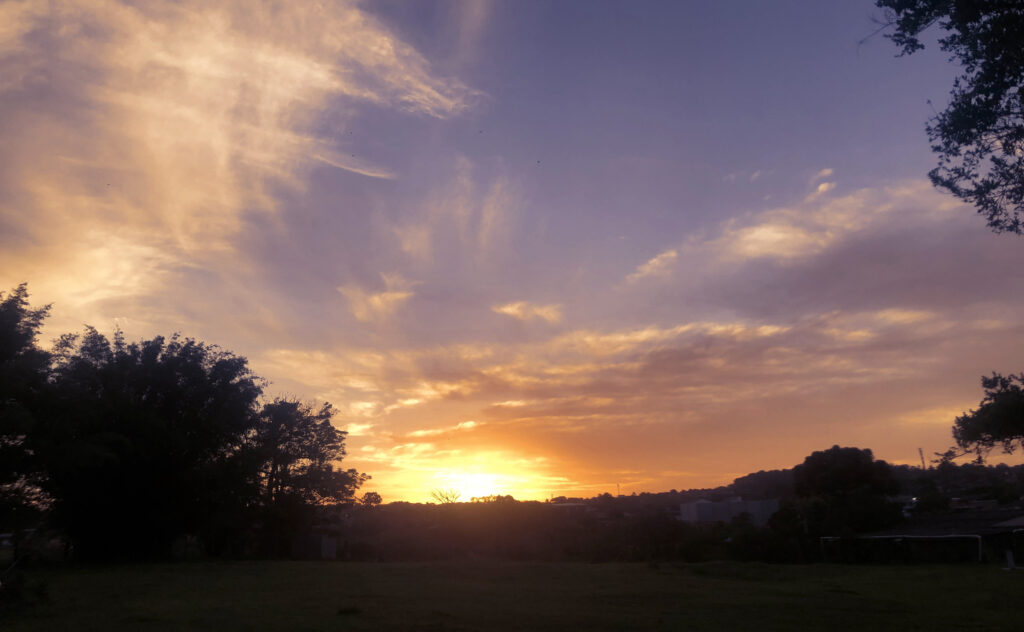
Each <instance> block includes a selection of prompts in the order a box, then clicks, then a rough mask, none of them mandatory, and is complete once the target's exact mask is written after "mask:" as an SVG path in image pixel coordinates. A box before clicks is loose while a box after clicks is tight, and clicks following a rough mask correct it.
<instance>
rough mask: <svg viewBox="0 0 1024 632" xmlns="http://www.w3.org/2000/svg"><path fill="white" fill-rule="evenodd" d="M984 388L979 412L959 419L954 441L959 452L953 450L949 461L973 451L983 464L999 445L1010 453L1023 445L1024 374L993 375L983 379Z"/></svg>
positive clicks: (955, 427) (970, 413) (956, 424)
mask: <svg viewBox="0 0 1024 632" xmlns="http://www.w3.org/2000/svg"><path fill="white" fill-rule="evenodd" d="M981 386H982V388H983V389H985V397H984V398H983V399H982V400H981V403H980V404H979V405H978V408H977V410H972V411H970V412H969V413H965V414H963V415H960V416H959V417H957V418H956V422H955V424H954V425H953V439H954V440H955V441H956V445H957V448H958V449H959V451H958V450H957V449H953V450H951V451H950V452H949V453H947V454H946V455H945V456H946V457H947V460H949V458H948V457H955V456H959V455H960V454H966V453H968V452H973V453H975V454H976V455H977V461H978V462H979V463H981V462H984V460H985V456H987V455H988V453H989V452H990V451H991V450H992V448H994V447H995V446H996V445H997V444H998V445H1000V446H1001V447H1002V449H1003V452H1005V453H1007V454H1010V453H1013V451H1014V450H1015V449H1016V448H1017V447H1018V446H1024V373H1021V374H1019V375H1014V374H1012V373H1011V374H1009V375H1006V376H1003V375H1000V374H998V373H993V374H992V376H991V377H982V378H981Z"/></svg>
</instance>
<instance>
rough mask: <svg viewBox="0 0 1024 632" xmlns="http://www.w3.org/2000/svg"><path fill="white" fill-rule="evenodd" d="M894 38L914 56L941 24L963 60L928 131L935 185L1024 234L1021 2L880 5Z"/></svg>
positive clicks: (945, 45)
mask: <svg viewBox="0 0 1024 632" xmlns="http://www.w3.org/2000/svg"><path fill="white" fill-rule="evenodd" d="M876 5H877V6H878V7H880V8H882V9H884V10H885V19H884V20H883V26H891V27H894V29H895V31H894V32H892V33H889V34H887V35H886V37H888V38H889V39H891V40H892V41H893V42H894V43H895V44H896V45H897V46H899V48H900V54H901V55H909V54H913V53H914V52H916V51H918V50H921V49H922V48H924V44H922V43H921V39H920V38H921V35H922V33H923V32H924V31H926V30H928V29H929V28H930V27H932V26H935V25H937V26H938V27H939V28H940V29H942V30H943V31H944V32H945V36H944V37H942V38H941V39H940V40H939V46H940V47H941V49H942V50H943V51H946V52H948V53H950V54H951V58H952V59H954V60H957V61H959V62H960V64H961V65H962V67H963V72H962V73H961V75H960V76H959V77H957V79H956V80H955V81H954V83H953V89H952V91H951V93H950V101H949V105H948V107H947V108H946V109H945V110H944V111H942V112H939V113H937V114H936V115H935V117H933V118H932V119H931V120H930V121H929V122H928V125H927V127H926V129H927V132H928V138H929V140H930V141H931V142H932V150H933V151H935V152H936V153H937V154H938V155H939V164H938V166H937V167H936V168H935V169H933V170H932V171H931V172H929V174H928V176H929V178H930V179H931V181H932V183H933V184H934V185H935V186H937V187H941V188H944V189H946V190H948V191H949V192H951V193H952V194H953V195H955V196H957V197H958V198H960V199H962V200H964V201H965V202H969V203H971V204H973V205H974V206H975V207H976V208H977V210H978V212H979V213H980V214H982V215H984V216H985V218H986V219H987V220H988V225H989V227H990V228H991V229H992V230H993V231H995V232H997V233H1000V232H1010V233H1016V234H1021V232H1022V230H1024V223H1022V222H1024V4H1022V3H1021V2H1020V0H956V1H952V0H876Z"/></svg>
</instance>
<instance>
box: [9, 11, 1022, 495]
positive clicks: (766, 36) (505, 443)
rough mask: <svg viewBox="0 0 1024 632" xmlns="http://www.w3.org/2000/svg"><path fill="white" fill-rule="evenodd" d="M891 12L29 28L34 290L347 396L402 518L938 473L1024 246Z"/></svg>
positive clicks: (224, 16)
mask: <svg viewBox="0 0 1024 632" xmlns="http://www.w3.org/2000/svg"><path fill="white" fill-rule="evenodd" d="M876 14H877V11H876V10H875V9H874V8H873V5H872V3H871V2H869V1H864V2H860V1H848V2H841V3H839V2H834V3H831V2H830V3H824V2H817V1H812V0H806V1H802V2H795V1H794V2H781V1H779V2H771V3H768V2H754V1H751V2H715V3H697V2H664V3H655V2H586V3H583V2H534V1H530V0H509V1H506V2H485V1H482V0H481V1H475V2H468V1H467V2H431V1H427V0H420V1H417V2H406V1H404V0H388V1H385V2H375V3H370V2H366V3H356V4H350V3H346V2H329V3H324V6H322V7H319V8H315V7H314V5H313V4H312V3H272V2H268V3H263V4H260V5H256V4H254V3H250V2H241V1H238V2H223V3H214V2H189V1H185V2H179V3H173V4H171V3H158V2H138V3H135V4H129V3H120V2H114V1H111V0H78V1H75V2H70V1H69V2H61V1H57V2H42V1H17V0H15V1H8V2H5V3H3V4H0V143H2V144H0V147H2V158H3V160H2V163H0V164H2V168H0V283H2V286H0V287H4V288H5V289H9V288H11V287H13V286H15V285H16V284H17V283H19V282H22V281H28V282H29V288H30V291H31V293H32V295H33V301H34V302H35V303H46V302H53V303H54V311H53V317H52V318H51V320H50V323H49V325H48V330H47V335H48V336H50V337H52V336H55V335H57V334H58V333H60V332H64V331H69V330H77V329H79V328H81V326H82V325H83V324H86V323H88V324H91V325H94V326H96V327H97V328H99V329H100V330H101V331H106V332H109V331H112V330H113V329H114V328H115V327H116V326H120V327H121V328H123V329H124V330H125V332H126V334H127V335H128V336H129V337H130V338H139V337H148V336H153V335H157V334H168V333H171V332H175V331H180V332H182V333H183V334H185V335H188V336H194V337H197V338H200V339H202V340H206V341H210V342H215V343H218V344H221V345H222V346H224V347H227V348H229V349H231V350H233V351H235V352H237V353H239V354H241V355H245V356H246V357H248V358H249V360H250V363H251V365H252V367H253V369H254V370H255V371H256V372H257V373H259V374H260V375H263V376H265V377H266V378H268V379H269V380H270V381H271V386H270V388H269V389H268V396H270V397H273V396H297V397H302V398H307V399H315V400H329V401H330V402H332V403H333V404H334V405H335V406H336V407H337V408H338V409H339V411H340V414H339V416H338V418H337V420H336V423H337V424H338V425H339V426H340V427H344V428H347V429H348V430H349V431H350V437H349V441H348V447H349V458H348V459H347V461H346V463H347V465H350V466H354V467H357V468H359V469H360V470H363V471H366V472H368V473H370V474H372V475H373V476H374V479H373V481H372V482H371V484H370V485H369V486H368V489H377V490H379V491H380V492H381V493H382V494H383V495H384V497H385V500H399V499H405V500H425V499H427V498H429V493H430V490H431V489H434V488H438V487H446V488H454V489H457V490H459V491H461V492H462V493H463V494H464V496H467V497H468V496H472V495H482V494H489V493H503V494H504V493H511V494H513V495H515V496H516V497H518V498H544V497H548V496H551V495H588V496H589V495H593V494H596V493H601V492H604V491H614V490H615V489H616V485H617V484H618V485H619V486H620V488H621V490H622V491H623V492H626V493H628V492H632V491H643V490H649V491H659V490H667V489H671V488H676V489H683V488H690V487H698V486H708V485H717V484H721V483H727V482H729V481H731V479H732V478H734V477H736V476H739V475H742V474H745V473H747V472H749V471H754V470H758V469H771V468H779V467H789V466H792V465H794V464H796V463H799V462H800V461H801V460H802V459H803V457H804V456H806V455H807V454H809V453H810V452H811V451H813V450H816V449H823V448H827V447H829V446H831V445H833V444H836V443H838V444H842V445H856V446H858V447H865V448H872V449H873V450H874V451H875V453H876V455H877V456H878V457H880V458H884V459H887V460H890V461H893V462H917V461H918V456H917V448H918V447H921V448H922V449H923V450H924V451H925V453H926V454H930V453H931V452H934V451H938V450H943V449H945V448H946V447H948V445H949V443H950V442H951V438H950V433H949V427H950V425H951V424H952V422H953V419H954V417H955V416H956V415H957V414H959V413H961V412H963V411H965V410H967V409H969V408H970V407H972V406H975V405H976V404H977V402H978V400H979V399H980V397H981V389H980V387H979V385H978V378H979V376H980V375H981V374H983V373H989V372H991V371H1000V372H1015V371H1019V370H1021V368H1022V367H1021V366H1020V365H1019V361H1020V357H1021V352H1022V351H1024V342H1022V340H1024V338H1022V336H1021V333H1022V326H1021V324H1020V323H1021V319H1020V314H1021V311H1022V307H1024V287H1022V286H1024V282H1022V276H1021V275H1020V274H1018V273H1017V272H1016V271H1018V270H1020V269H1021V264H1022V263H1024V241H1021V240H1020V238H1015V237H1012V236H996V235H993V234H991V233H989V232H988V231H987V229H986V227H985V223H984V221H983V220H982V219H981V218H979V217H976V216H975V214H974V212H973V210H972V209H970V208H966V207H963V206H961V205H959V204H958V203H957V202H956V201H955V200H954V199H953V198H951V197H949V196H946V195H944V194H941V193H939V192H937V191H934V190H933V189H932V188H931V187H930V185H929V184H928V182H927V179H926V178H925V174H926V173H927V171H928V170H929V169H930V168H931V167H932V166H933V164H934V158H933V156H932V155H931V153H930V151H929V148H928V142H927V139H926V137H925V134H924V131H923V127H924V123H925V121H926V119H927V118H928V117H929V115H930V114H931V113H932V107H931V106H930V105H929V104H928V100H929V99H930V100H931V101H932V102H933V103H934V104H935V107H936V108H939V109H941V108H942V107H943V104H944V102H945V99H946V95H947V94H948V92H949V88H950V85H951V83H952V79H953V77H954V76H955V74H956V72H957V69H956V68H955V67H953V66H952V65H950V64H949V63H947V61H946V59H945V57H944V55H943V54H942V53H941V52H939V51H936V50H934V49H929V50H926V51H925V52H924V53H920V54H918V55H915V56H913V57H909V58H899V59H897V58H895V57H894V53H895V48H894V47H893V46H892V45H891V43H890V42H888V41H887V40H885V39H883V38H882V37H880V36H878V37H875V38H872V39H870V40H868V41H866V42H864V43H860V42H861V40H862V39H863V38H864V37H865V36H867V35H869V34H870V33H871V32H872V31H873V30H874V29H875V28H876V27H875V25H874V24H873V23H872V21H871V17H872V16H873V15H876Z"/></svg>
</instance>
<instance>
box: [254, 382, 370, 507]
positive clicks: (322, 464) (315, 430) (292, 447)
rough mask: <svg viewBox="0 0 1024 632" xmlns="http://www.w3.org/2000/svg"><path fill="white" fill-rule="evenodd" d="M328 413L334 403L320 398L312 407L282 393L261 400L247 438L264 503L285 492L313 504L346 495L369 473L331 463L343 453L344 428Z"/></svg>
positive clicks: (348, 497) (347, 497) (276, 499)
mask: <svg viewBox="0 0 1024 632" xmlns="http://www.w3.org/2000/svg"><path fill="white" fill-rule="evenodd" d="M333 417H334V409H333V408H332V407H331V405H330V404H326V403H325V404H324V405H323V406H322V407H321V408H320V409H319V410H317V411H314V410H313V409H312V408H311V407H310V406H309V405H307V404H304V403H302V402H297V401H289V400H283V399H277V400H275V401H273V402H270V403H268V404H265V405H264V406H263V409H262V410H261V411H260V414H259V416H258V417H257V423H256V429H255V435H254V438H253V441H252V443H253V447H254V450H255V453H256V454H257V455H258V456H259V459H260V480H261V490H262V494H263V496H264V498H265V500H266V502H267V503H268V504H275V503H279V502H282V501H283V500H284V499H286V498H297V499H299V500H301V501H302V502H304V503H308V504H314V505H319V504H324V503H337V502H344V501H348V500H351V499H352V497H353V494H354V493H355V490H356V489H358V488H359V486H360V485H361V484H362V483H363V481H365V480H366V479H368V478H369V477H368V476H366V475H365V474H359V473H358V472H356V471H355V470H351V469H350V470H339V469H335V467H334V463H335V462H337V461H340V460H341V459H342V458H343V457H344V456H345V435H346V434H347V433H346V432H345V431H343V430H338V429H337V428H335V427H334V426H333V425H332V424H331V420H332V419H333Z"/></svg>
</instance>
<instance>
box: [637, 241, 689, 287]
mask: <svg viewBox="0 0 1024 632" xmlns="http://www.w3.org/2000/svg"><path fill="white" fill-rule="evenodd" d="M678 257H679V253H678V252H677V251H676V250H674V249H669V250H666V251H664V252H662V253H659V254H658V255H656V256H654V257H653V258H651V259H650V260H648V261H647V263H644V264H642V265H640V266H638V267H637V269H636V270H635V271H634V272H633V273H631V274H630V275H628V276H627V277H626V281H628V282H629V283H635V282H637V281H639V280H641V279H646V278H650V277H662V276H666V275H668V274H669V273H670V272H671V271H672V266H673V264H675V262H676V259H677V258H678Z"/></svg>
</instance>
